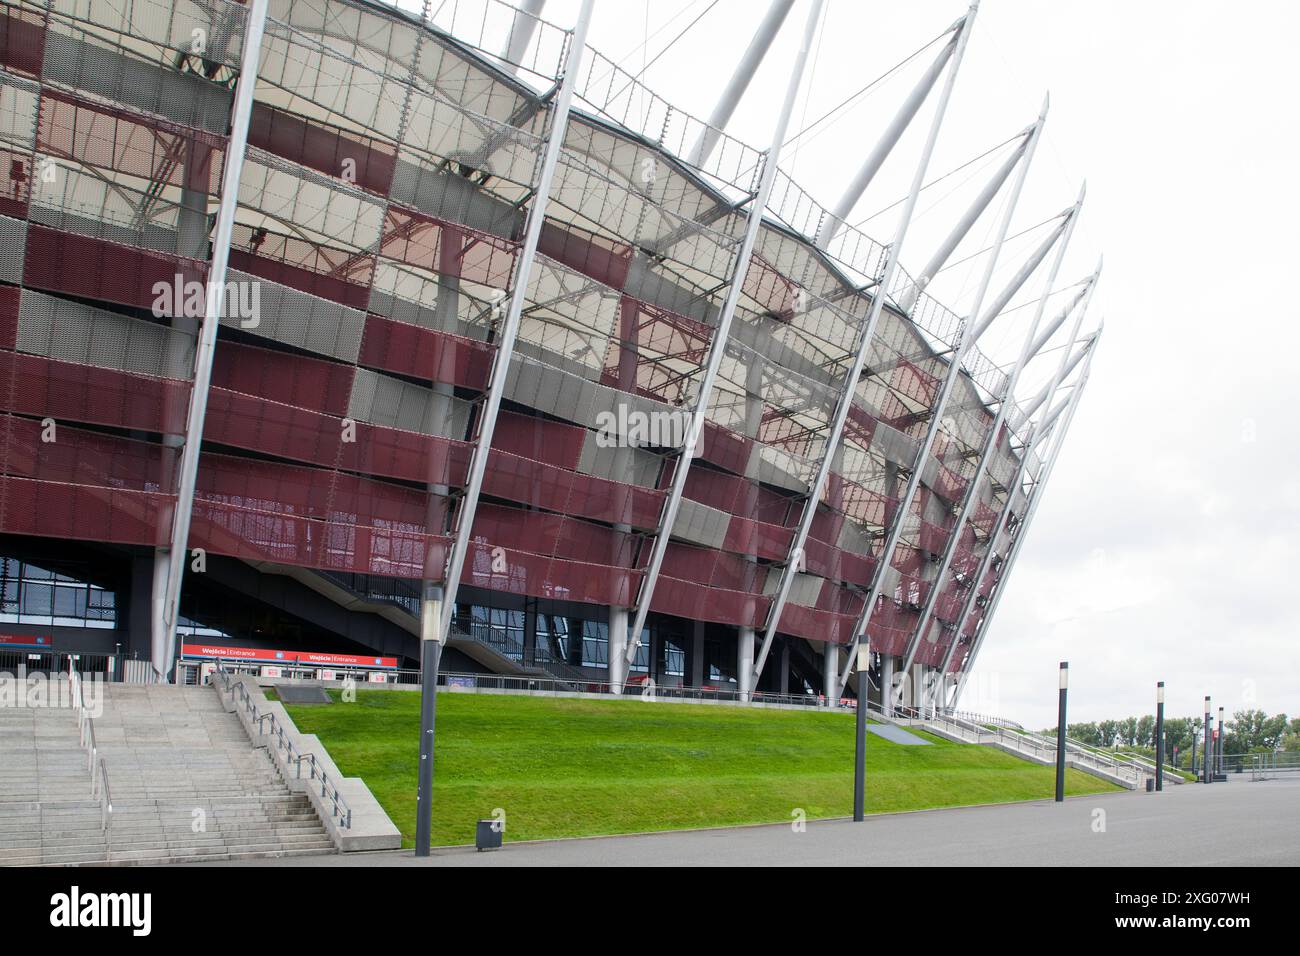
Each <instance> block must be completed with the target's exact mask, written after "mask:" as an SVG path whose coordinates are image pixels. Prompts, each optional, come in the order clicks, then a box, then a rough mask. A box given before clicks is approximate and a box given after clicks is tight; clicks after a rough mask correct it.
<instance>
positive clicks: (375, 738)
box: [288, 690, 1115, 846]
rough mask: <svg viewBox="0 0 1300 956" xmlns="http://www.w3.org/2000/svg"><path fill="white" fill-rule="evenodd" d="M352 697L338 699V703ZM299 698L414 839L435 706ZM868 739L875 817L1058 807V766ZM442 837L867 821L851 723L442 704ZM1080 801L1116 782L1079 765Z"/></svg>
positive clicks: (305, 723) (386, 694)
mask: <svg viewBox="0 0 1300 956" xmlns="http://www.w3.org/2000/svg"><path fill="white" fill-rule="evenodd" d="M334 696H335V698H336V700H337V697H338V695H337V693H335V694H334ZM356 697H357V699H356V702H355V703H350V704H348V703H336V704H333V705H315V706H312V705H294V706H290V707H289V708H288V709H289V712H290V713H291V714H292V715H293V719H294V721H295V722H296V723H297V725H298V729H299V730H301V731H302V732H304V733H314V734H318V735H319V736H320V739H321V740H322V742H323V743H324V744H325V746H326V747H328V748H329V752H330V755H331V756H332V757H333V758H334V761H335V762H336V763H337V764H338V766H339V769H340V770H342V771H343V773H344V774H345V775H347V776H359V777H362V778H363V779H364V780H365V781H366V784H367V785H368V786H369V787H370V789H371V791H372V792H373V793H374V795H375V797H376V798H377V799H378V800H379V802H380V803H381V804H382V805H383V807H384V809H385V810H386V811H387V812H388V815H389V816H390V817H392V819H393V822H394V823H396V824H397V825H398V826H399V827H400V828H401V830H402V837H403V841H404V843H405V844H406V845H408V846H409V845H411V844H412V840H413V836H414V833H415V776H416V765H417V763H418V762H419V760H418V756H419V755H418V743H417V741H418V737H419V734H418V729H419V716H420V697H419V694H416V693H407V692H399V691H364V690H363V691H358V692H357V695H356ZM928 739H929V740H930V741H931V742H932V744H933V746H929V747H905V746H902V745H899V744H894V743H890V742H888V741H886V740H883V739H881V738H880V737H876V736H875V735H869V736H868V738H867V811H868V812H869V813H882V812H886V811H893V810H919V809H923V808H927V807H947V806H957V805H962V804H973V803H998V802H1006V801H1012V800H1031V799H1042V798H1050V797H1051V795H1052V788H1053V779H1054V777H1053V773H1054V771H1053V769H1052V768H1051V767H1039V766H1035V765H1033V764H1030V763H1026V762H1025V761H1023V760H1019V759H1017V758H1015V757H1012V756H1009V755H1007V754H1004V753H1001V752H999V751H996V750H994V749H992V748H990V747H980V746H975V745H968V744H953V743H948V742H946V741H943V740H940V739H939V738H937V737H929V738H928ZM437 740H438V744H437V753H436V758H435V766H434V773H435V783H434V822H433V836H434V842H435V844H440V845H442V844H463V843H472V842H473V839H474V821H475V820H477V819H480V818H484V819H486V818H488V817H490V816H491V815H492V811H493V810H494V809H495V808H498V807H500V808H502V809H503V810H505V813H506V839H507V840H535V839H540V838H546V837H569V836H589V835H593V834H605V833H633V832H638V831H644V830H667V829H677V828H683V827H707V826H723V825H729V824H742V823H775V822H780V821H787V820H791V819H792V813H793V812H794V810H795V809H796V808H800V809H802V810H803V811H804V812H805V813H806V815H807V818H808V819H815V818H817V817H834V816H847V815H849V814H850V813H851V812H852V806H851V803H852V793H853V719H852V717H851V716H849V715H846V714H842V713H840V714H832V713H825V712H800V711H780V710H753V709H749V708H744V707H710V706H702V705H698V704H668V703H658V702H647V701H642V700H640V699H632V700H608V701H604V700H575V699H567V698H552V697H510V696H498V695H488V694H456V693H441V694H439V695H438V723H437ZM1066 788H1067V792H1069V793H1072V794H1080V793H1096V792H1101V791H1107V790H1113V789H1115V788H1114V787H1112V786H1111V785H1110V784H1107V783H1104V782H1103V781H1101V780H1098V779H1096V778H1094V777H1089V776H1087V775H1085V774H1082V773H1079V772H1078V771H1075V770H1069V771H1067V777H1066Z"/></svg>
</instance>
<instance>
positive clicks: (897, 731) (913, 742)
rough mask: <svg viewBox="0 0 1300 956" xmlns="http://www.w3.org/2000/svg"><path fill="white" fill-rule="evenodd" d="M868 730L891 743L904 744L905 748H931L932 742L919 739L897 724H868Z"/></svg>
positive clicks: (922, 738)
mask: <svg viewBox="0 0 1300 956" xmlns="http://www.w3.org/2000/svg"><path fill="white" fill-rule="evenodd" d="M867 730H869V731H870V732H871V733H873V734H875V735H876V736H877V737H883V738H884V739H885V740H888V741H889V742H891V743H895V744H902V745H903V746H904V747H928V746H930V741H928V740H926V739H925V738H924V737H918V736H917V735H916V734H914V733H912V732H911V731H910V730H904V729H903V728H902V727H899V726H898V725H897V724H867Z"/></svg>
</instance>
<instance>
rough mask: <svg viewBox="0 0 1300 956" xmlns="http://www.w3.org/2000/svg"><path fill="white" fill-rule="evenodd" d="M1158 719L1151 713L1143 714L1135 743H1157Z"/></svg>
mask: <svg viewBox="0 0 1300 956" xmlns="http://www.w3.org/2000/svg"><path fill="white" fill-rule="evenodd" d="M1155 741H1156V719H1155V717H1153V716H1152V715H1151V714H1143V715H1142V716H1141V717H1140V718H1139V719H1138V723H1137V739H1136V740H1135V741H1133V743H1134V744H1135V745H1136V746H1138V747H1154V746H1155V745H1156V742H1155Z"/></svg>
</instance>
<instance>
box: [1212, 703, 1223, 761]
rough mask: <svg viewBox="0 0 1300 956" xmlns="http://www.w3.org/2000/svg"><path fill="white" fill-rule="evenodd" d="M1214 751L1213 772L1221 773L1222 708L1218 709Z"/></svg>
mask: <svg viewBox="0 0 1300 956" xmlns="http://www.w3.org/2000/svg"><path fill="white" fill-rule="evenodd" d="M1214 750H1215V752H1216V754H1217V757H1216V759H1215V761H1214V772H1215V773H1220V774H1221V773H1223V708H1222V707H1220V708H1219V733H1218V734H1217V735H1216V737H1215V741H1214Z"/></svg>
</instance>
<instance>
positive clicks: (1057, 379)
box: [941, 262, 1101, 681]
mask: <svg viewBox="0 0 1300 956" xmlns="http://www.w3.org/2000/svg"><path fill="white" fill-rule="evenodd" d="M1100 278H1101V263H1100V262H1098V263H1097V270H1096V271H1095V272H1094V273H1093V274H1092V275H1091V276H1090V277H1089V279H1088V282H1087V285H1086V286H1085V288H1084V289H1083V290H1082V291H1081V292H1080V294H1079V295H1078V296H1076V297H1075V298H1074V300H1073V301H1072V302H1071V303H1070V305H1069V306H1068V307H1067V308H1066V310H1065V311H1064V312H1062V313H1061V315H1060V316H1058V317H1057V319H1056V320H1055V321H1054V322H1053V323H1052V326H1051V328H1050V329H1049V330H1048V334H1047V335H1046V336H1045V335H1043V334H1041V333H1040V334H1039V335H1038V336H1037V337H1035V338H1034V340H1033V343H1032V344H1031V345H1030V354H1031V355H1037V354H1038V353H1039V352H1040V351H1041V350H1042V348H1043V347H1044V346H1045V345H1046V344H1047V342H1048V339H1049V338H1050V333H1051V332H1053V331H1055V330H1056V328H1058V327H1059V326H1060V325H1061V323H1063V322H1064V321H1065V319H1066V318H1067V317H1068V316H1069V315H1070V313H1071V312H1072V311H1074V310H1075V308H1076V306H1077V308H1078V311H1077V312H1076V313H1075V320H1074V324H1073V325H1072V326H1071V328H1070V338H1069V340H1068V341H1069V342H1073V341H1074V340H1075V339H1076V338H1078V335H1079V328H1080V326H1081V325H1082V324H1083V319H1084V316H1085V315H1087V313H1088V306H1089V304H1091V302H1092V290H1093V289H1094V288H1096V286H1097V282H1098V281H1099V280H1100ZM1069 357H1070V352H1069V348H1068V347H1067V348H1066V349H1065V350H1064V351H1063V352H1062V353H1061V361H1060V363H1059V364H1058V365H1057V368H1056V372H1055V373H1054V374H1053V375H1052V378H1051V380H1050V381H1049V382H1048V388H1049V389H1050V391H1051V392H1055V391H1056V390H1057V389H1058V388H1060V387H1061V383H1062V382H1063V381H1064V380H1065V376H1066V375H1067V374H1069V370H1068V365H1069ZM1060 411H1061V409H1059V408H1058V409H1057V411H1056V412H1055V413H1053V414H1052V415H1048V416H1047V417H1045V418H1044V420H1043V421H1042V422H1040V423H1039V425H1038V426H1037V427H1036V428H1034V429H1033V431H1032V432H1031V434H1030V437H1029V440H1028V441H1027V442H1026V443H1025V447H1024V448H1023V449H1022V450H1021V453H1020V464H1019V465H1018V466H1017V467H1016V474H1015V478H1013V479H1012V481H1011V485H1010V487H1009V488H1008V489H1007V503H1006V506H1005V507H1003V509H1002V510H1001V511H1000V512H998V517H997V521H996V523H995V524H994V525H993V531H992V532H991V533H990V535H989V546H988V549H987V550H986V551H985V552H984V557H983V558H982V559H981V560H980V563H979V567H978V569H977V570H976V573H975V577H974V580H973V582H972V586H971V588H970V592H969V593H968V594H967V596H966V600H965V601H964V602H963V603H962V609H961V613H960V615H958V617H957V634H956V636H955V637H954V638H953V642H952V645H951V646H950V647H949V648H948V652H947V654H945V655H944V659H943V666H942V670H941V674H942V679H943V680H944V681H946V680H947V677H948V668H949V667H950V666H951V665H952V658H953V655H954V654H955V653H956V651H957V645H958V643H959V642H960V640H961V628H962V626H963V625H964V624H965V622H966V619H967V618H968V617H969V616H970V613H971V611H972V610H973V609H974V606H975V601H976V599H977V598H978V596H979V588H980V582H981V581H983V580H984V575H985V574H987V573H988V567H989V564H990V563H991V562H992V560H993V556H994V553H995V545H996V544H997V541H998V536H999V533H1000V532H1001V530H1002V526H1003V524H1004V523H1005V522H1006V519H1007V515H1008V514H1009V513H1010V512H1011V506H1012V505H1013V504H1014V503H1015V499H1016V491H1017V490H1018V489H1019V488H1020V487H1021V484H1022V483H1023V482H1024V476H1025V469H1026V468H1027V467H1028V465H1029V460H1030V458H1031V456H1032V455H1033V453H1034V451H1035V449H1036V448H1037V447H1038V446H1039V444H1040V443H1041V442H1042V441H1044V440H1045V439H1046V437H1047V435H1048V433H1049V432H1050V431H1051V428H1052V425H1053V424H1054V422H1055V416H1056V414H1059V413H1060ZM1028 414H1029V415H1032V414H1033V412H1032V411H1030V412H1029V413H1028Z"/></svg>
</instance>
